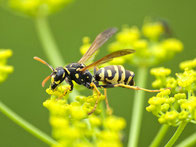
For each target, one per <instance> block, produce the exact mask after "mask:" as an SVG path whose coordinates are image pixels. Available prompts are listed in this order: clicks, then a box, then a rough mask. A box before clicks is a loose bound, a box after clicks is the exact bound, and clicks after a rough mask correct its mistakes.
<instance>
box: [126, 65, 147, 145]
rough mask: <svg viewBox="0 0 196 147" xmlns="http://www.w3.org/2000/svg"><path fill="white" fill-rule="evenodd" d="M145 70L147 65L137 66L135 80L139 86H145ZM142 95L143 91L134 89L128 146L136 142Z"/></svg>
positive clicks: (141, 113) (140, 120) (139, 125)
mask: <svg viewBox="0 0 196 147" xmlns="http://www.w3.org/2000/svg"><path fill="white" fill-rule="evenodd" d="M147 71H148V68H147V67H139V68H138V71H137V73H138V74H137V79H136V82H137V85H138V86H139V87H145V86H146V80H147ZM144 95H145V93H144V91H135V96H134V103H133V112H132V115H131V116H132V119H131V123H130V125H131V126H130V134H129V141H128V147H135V146H137V144H138V139H139V133H140V127H141V122H142V115H143V106H144Z"/></svg>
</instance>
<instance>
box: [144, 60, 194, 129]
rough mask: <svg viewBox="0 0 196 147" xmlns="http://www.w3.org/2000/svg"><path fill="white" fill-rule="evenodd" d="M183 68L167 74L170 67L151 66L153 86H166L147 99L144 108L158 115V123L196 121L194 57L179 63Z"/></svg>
mask: <svg viewBox="0 0 196 147" xmlns="http://www.w3.org/2000/svg"><path fill="white" fill-rule="evenodd" d="M180 67H181V68H182V69H184V71H183V72H182V73H176V77H171V76H169V75H170V73H171V70H170V69H167V68H163V67H161V68H153V69H152V70H151V74H152V75H154V76H155V77H156V80H155V81H154V82H153V84H152V85H153V87H156V88H160V87H167V88H170V89H163V90H162V91H161V92H160V93H158V94H157V95H156V96H153V97H151V98H150V99H149V101H148V103H149V104H150V105H149V106H148V107H146V110H147V111H149V112H152V113H153V114H154V115H155V116H157V117H158V121H159V122H160V123H164V124H168V125H173V126H178V125H179V124H180V123H181V122H192V123H196V96H195V92H196V70H194V68H195V67H196V64H195V59H194V60H191V61H185V62H182V63H181V64H180Z"/></svg>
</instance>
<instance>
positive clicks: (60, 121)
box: [43, 85, 125, 147]
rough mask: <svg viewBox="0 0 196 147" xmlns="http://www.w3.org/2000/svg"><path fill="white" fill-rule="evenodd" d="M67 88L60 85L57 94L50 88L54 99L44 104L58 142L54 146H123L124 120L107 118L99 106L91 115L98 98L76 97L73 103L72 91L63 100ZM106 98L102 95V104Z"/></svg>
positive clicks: (94, 95) (51, 98)
mask: <svg viewBox="0 0 196 147" xmlns="http://www.w3.org/2000/svg"><path fill="white" fill-rule="evenodd" d="M66 89H68V88H67V86H65V85H59V86H58V88H57V89H56V90H55V91H52V90H51V89H47V90H46V92H47V93H48V94H50V95H51V97H50V99H48V100H46V101H45V102H44V103H43V105H44V106H45V107H46V108H47V109H48V110H49V112H50V124H51V126H52V135H53V137H54V138H55V139H56V140H57V141H58V143H59V144H57V145H54V147H64V146H69V147H72V146H73V147H93V146H97V147H104V146H107V147H121V146H122V142H121V139H122V134H121V131H122V129H124V127H125V121H124V119H122V118H119V117H116V116H113V115H111V116H105V115H104V114H103V113H104V112H102V111H103V109H101V108H100V106H99V105H98V107H97V109H96V110H95V112H94V113H93V114H91V115H88V113H89V112H91V111H92V109H93V108H94V105H95V101H96V100H97V97H98V95H97V94H96V93H94V94H93V95H92V96H88V97H86V96H77V97H75V99H74V101H72V102H70V99H68V97H69V92H68V93H67V94H66V96H64V97H62V94H63V92H64V90H66ZM60 97H61V98H60ZM104 99H105V97H104V96H103V95H101V97H100V101H103V100H104Z"/></svg>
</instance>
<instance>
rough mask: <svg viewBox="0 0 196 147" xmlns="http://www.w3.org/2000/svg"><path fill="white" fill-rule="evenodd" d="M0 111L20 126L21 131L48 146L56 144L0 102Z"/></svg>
mask: <svg viewBox="0 0 196 147" xmlns="http://www.w3.org/2000/svg"><path fill="white" fill-rule="evenodd" d="M0 111H1V112H2V113H3V114H5V115H6V116H7V117H8V118H10V119H11V120H12V121H14V122H15V123H16V124H18V125H19V126H21V127H22V128H23V129H25V130H26V131H27V132H29V133H30V134H32V135H33V136H35V137H37V138H38V139H40V140H42V141H43V142H45V143H46V144H48V145H55V144H58V142H56V141H55V140H54V139H53V138H51V137H50V136H48V135H47V134H45V133H44V132H42V131H41V130H39V129H38V128H36V127H35V126H33V125H32V124H30V123H29V122H27V121H26V120H24V119H23V118H21V117H20V116H19V115H17V114H16V113H14V112H13V111H12V110H11V109H9V108H8V107H7V106H6V105H4V104H3V103H2V102H1V101H0Z"/></svg>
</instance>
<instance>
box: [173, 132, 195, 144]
mask: <svg viewBox="0 0 196 147" xmlns="http://www.w3.org/2000/svg"><path fill="white" fill-rule="evenodd" d="M195 144H196V133H194V134H193V135H191V136H189V137H188V138H187V139H185V140H184V141H182V142H181V143H179V144H178V145H177V146H176V147H185V146H187V147H188V146H189V147H191V146H194V145H195Z"/></svg>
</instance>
